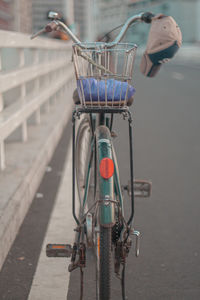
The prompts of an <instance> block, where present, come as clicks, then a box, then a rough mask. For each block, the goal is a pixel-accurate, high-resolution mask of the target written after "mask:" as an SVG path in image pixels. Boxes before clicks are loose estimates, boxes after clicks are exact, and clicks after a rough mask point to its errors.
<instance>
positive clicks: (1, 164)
mask: <svg viewBox="0 0 200 300" xmlns="http://www.w3.org/2000/svg"><path fill="white" fill-rule="evenodd" d="M5 167H6V160H5V145H4V141H1V142H0V169H1V170H2V171H3V170H4V169H5Z"/></svg>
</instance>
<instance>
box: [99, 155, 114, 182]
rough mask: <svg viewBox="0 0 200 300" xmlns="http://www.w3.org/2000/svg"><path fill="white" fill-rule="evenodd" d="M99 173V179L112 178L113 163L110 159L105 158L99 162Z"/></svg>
mask: <svg viewBox="0 0 200 300" xmlns="http://www.w3.org/2000/svg"><path fill="white" fill-rule="evenodd" d="M99 171H100V175H101V177H103V178H105V179H108V178H110V177H112V176H113V173H114V163H113V161H112V159H111V158H108V157H105V158H103V159H102V160H101V162H100V165H99Z"/></svg>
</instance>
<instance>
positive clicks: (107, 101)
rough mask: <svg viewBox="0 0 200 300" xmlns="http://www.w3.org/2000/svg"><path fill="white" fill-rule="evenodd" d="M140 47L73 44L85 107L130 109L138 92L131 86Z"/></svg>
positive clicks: (78, 88) (80, 92)
mask: <svg viewBox="0 0 200 300" xmlns="http://www.w3.org/2000/svg"><path fill="white" fill-rule="evenodd" d="M136 49H137V46H136V45H135V44H131V43H119V44H117V45H115V46H113V47H112V48H110V47H109V48H108V45H107V44H106V43H85V44H84V43H81V47H80V44H74V45H73V58H74V59H73V61H74V66H75V74H76V80H77V91H78V96H79V98H80V103H81V105H82V106H84V107H86V106H90V107H91V106H92V107H93V106H95V107H96V106H101V107H102V106H114V107H116V106H118V107H122V106H126V105H127V103H128V102H129V101H130V99H132V97H133V94H134V93H135V89H134V87H133V86H132V85H131V84H130V83H131V80H132V74H133V65H134V60H135V54H136Z"/></svg>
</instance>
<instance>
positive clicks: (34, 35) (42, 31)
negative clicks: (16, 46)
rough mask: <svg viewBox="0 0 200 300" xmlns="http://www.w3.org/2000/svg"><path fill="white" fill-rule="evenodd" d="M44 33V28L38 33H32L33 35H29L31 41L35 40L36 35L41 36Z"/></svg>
mask: <svg viewBox="0 0 200 300" xmlns="http://www.w3.org/2000/svg"><path fill="white" fill-rule="evenodd" d="M44 32H46V29H45V28H43V29H41V30H40V31H38V32H36V33H34V34H32V35H31V40H33V39H34V38H36V37H37V36H38V35H40V34H42V33H44Z"/></svg>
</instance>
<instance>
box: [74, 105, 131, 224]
mask: <svg viewBox="0 0 200 300" xmlns="http://www.w3.org/2000/svg"><path fill="white" fill-rule="evenodd" d="M84 113H87V114H89V115H90V120H91V121H92V122H90V123H91V130H92V139H91V153H90V158H89V162H88V168H87V175H86V182H85V193H84V200H83V205H82V214H83V212H84V208H85V204H86V201H87V194H88V189H89V178H90V171H91V162H92V158H93V153H94V152H95V151H94V149H95V128H94V122H93V120H92V115H93V114H96V115H99V116H100V125H101V124H102V123H103V122H104V121H105V120H104V119H105V115H106V114H110V115H111V119H110V124H106V125H107V127H109V130H111V129H112V120H113V114H122V115H123V116H124V118H125V119H126V118H128V124H129V152H130V178H131V214H130V217H129V219H128V222H127V224H128V225H130V224H131V223H132V221H133V217H134V192H133V188H134V187H133V178H134V176H133V137H132V116H131V112H130V110H129V108H127V107H126V108H120V109H119V108H117V109H114V108H77V109H76V110H75V111H74V112H73V116H72V125H73V126H72V128H73V132H72V135H73V143H72V153H73V161H72V186H73V190H72V204H73V205H72V210H73V217H74V219H75V221H76V223H77V225H78V226H80V221H79V219H78V217H77V215H76V203H75V202H76V193H75V185H76V178H75V163H76V162H75V151H76V149H75V148H76V147H75V132H76V119H77V118H78V117H80V115H81V114H84ZM107 123H108V122H107ZM106 125H105V126H106ZM100 140H101V137H100ZM105 143H106V144H105ZM112 149H113V145H112V143H111V141H110V142H107V141H105V140H104V139H102V142H101V143H100V144H99V153H100V160H101V159H102V158H103V157H111V158H112V159H113V161H114V166H115V170H114V176H113V178H112V179H111V180H105V179H103V178H101V181H100V184H101V195H99V199H98V201H99V205H100V223H101V225H102V226H113V225H114V223H115V220H114V203H115V201H114V199H113V197H112V193H111V190H112V187H113V180H114V187H115V192H116V194H117V196H118V197H119V203H120V208H121V212H122V215H123V197H122V191H121V186H120V181H119V174H118V172H117V168H116V165H117V163H116V158H115V155H112V151H113V150H112ZM95 161H96V159H95ZM95 170H96V168H95ZM95 178H96V174H95ZM95 190H96V180H95ZM107 195H109V198H108V197H107ZM108 203H109V204H111V205H108Z"/></svg>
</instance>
